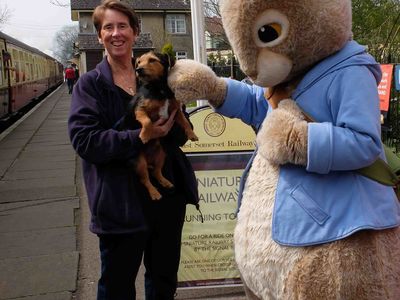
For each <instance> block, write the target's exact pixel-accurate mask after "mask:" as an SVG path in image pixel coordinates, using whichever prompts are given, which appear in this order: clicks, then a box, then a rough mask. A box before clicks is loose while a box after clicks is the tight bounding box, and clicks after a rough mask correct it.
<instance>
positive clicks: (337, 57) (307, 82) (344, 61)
mask: <svg viewBox="0 0 400 300" xmlns="http://www.w3.org/2000/svg"><path fill="white" fill-rule="evenodd" d="M352 65H365V66H368V68H369V69H370V70H371V72H372V73H373V74H374V76H375V78H376V80H377V82H378V83H379V82H380V66H379V65H378V63H377V62H376V61H375V60H374V59H373V57H372V56H370V55H369V54H367V52H366V49H365V47H364V46H361V45H360V44H358V43H357V42H355V41H349V42H348V43H347V44H346V45H345V46H344V47H343V48H342V49H341V50H340V51H338V52H336V53H334V54H333V55H331V56H329V57H327V58H326V59H324V60H322V61H321V62H320V63H318V64H317V65H316V66H314V67H313V68H312V69H311V70H310V71H309V72H308V73H306V75H305V76H304V78H303V79H302V80H301V82H300V84H299V85H298V86H297V88H296V90H295V92H294V93H293V98H294V99H296V98H297V97H299V96H300V94H302V93H303V92H304V91H306V90H307V89H308V88H310V87H311V86H312V85H313V84H314V83H316V82H317V81H319V80H320V79H321V78H322V77H325V76H326V75H328V74H330V73H332V72H334V71H336V70H339V69H341V68H344V67H348V66H352Z"/></svg>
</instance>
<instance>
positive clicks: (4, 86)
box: [0, 39, 9, 117]
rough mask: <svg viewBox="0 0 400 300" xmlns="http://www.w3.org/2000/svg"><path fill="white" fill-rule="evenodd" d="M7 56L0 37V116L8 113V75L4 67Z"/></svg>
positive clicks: (3, 42)
mask: <svg viewBox="0 0 400 300" xmlns="http://www.w3.org/2000/svg"><path fill="white" fill-rule="evenodd" d="M8 58H9V55H8V54H7V51H6V47H5V41H4V40H3V39H0V117H2V116H4V115H6V114H7V113H9V97H8V81H7V78H8V76H7V70H6V68H5V66H6V61H7V59H8Z"/></svg>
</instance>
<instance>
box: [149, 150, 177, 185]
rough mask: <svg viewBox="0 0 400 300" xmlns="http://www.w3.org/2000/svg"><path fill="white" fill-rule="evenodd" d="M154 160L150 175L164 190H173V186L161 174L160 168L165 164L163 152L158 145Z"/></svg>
mask: <svg viewBox="0 0 400 300" xmlns="http://www.w3.org/2000/svg"><path fill="white" fill-rule="evenodd" d="M155 156H156V159H155V160H154V169H153V171H152V174H153V176H154V178H155V179H157V181H158V182H159V183H160V184H161V185H162V186H163V187H165V188H167V189H170V188H173V187H174V185H173V184H172V183H171V182H170V181H169V180H168V179H167V178H165V177H164V175H163V174H162V168H163V166H164V162H165V157H166V155H165V152H164V151H163V149H162V147H161V145H158V149H157V153H156V154H155Z"/></svg>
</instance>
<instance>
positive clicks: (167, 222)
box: [97, 195, 186, 300]
mask: <svg viewBox="0 0 400 300" xmlns="http://www.w3.org/2000/svg"><path fill="white" fill-rule="evenodd" d="M185 213H186V205H185V203H184V199H183V197H182V196H177V195H173V196H171V197H163V199H161V200H160V201H151V202H148V203H147V204H146V205H145V214H146V219H147V223H148V227H149V230H148V232H146V233H144V232H142V233H135V234H124V235H116V234H114V235H99V239H100V255H101V264H102V268H101V278H100V280H99V282H98V292H97V293H98V294H97V299H98V300H133V299H136V291H135V279H136V275H137V272H138V270H139V267H140V263H141V260H142V256H143V253H144V265H145V267H146V272H145V291H146V300H170V299H174V294H175V292H176V286H177V272H178V268H179V260H180V248H181V236H182V227H183V222H184V218H185Z"/></svg>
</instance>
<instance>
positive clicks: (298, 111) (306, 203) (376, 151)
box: [169, 0, 400, 300]
mask: <svg viewBox="0 0 400 300" xmlns="http://www.w3.org/2000/svg"><path fill="white" fill-rule="evenodd" d="M220 8H221V14H222V19H223V25H224V28H225V31H226V34H227V36H228V38H229V40H230V42H231V45H232V47H233V50H234V52H235V53H236V55H237V56H238V59H239V62H240V65H241V68H242V70H243V71H244V72H245V73H246V74H247V75H248V76H249V77H250V78H251V79H252V80H253V82H254V83H255V85H253V86H251V85H246V84H245V83H242V82H238V81H235V80H231V79H223V78H219V77H217V76H215V74H214V73H213V72H212V71H211V70H210V69H209V68H208V67H206V66H204V65H201V64H199V63H197V62H194V61H191V60H180V61H178V62H177V64H176V66H175V67H174V68H173V69H172V72H171V74H170V77H169V84H170V86H171V88H172V90H173V91H174V92H175V95H176V97H177V98H178V99H179V100H181V101H183V102H190V101H193V100H196V99H207V100H208V101H209V103H210V104H211V105H212V106H213V107H214V108H215V110H216V111H217V112H219V113H221V114H224V115H226V116H228V117H232V118H240V119H241V120H243V121H244V122H245V123H247V124H250V125H253V126H255V127H257V128H260V129H259V132H258V134H257V151H256V152H255V154H254V156H253V158H252V160H251V162H250V163H249V165H248V168H246V170H245V174H244V178H242V181H243V184H244V190H243V193H242V196H243V197H242V202H241V206H240V211H239V213H238V220H237V225H236V228H235V238H234V242H235V258H236V262H237V265H238V268H239V270H240V273H241V276H242V279H243V282H244V285H245V290H246V294H247V296H248V298H250V299H307V300H310V299H357V300H359V299H369V300H370V299H393V300H394V299H400V231H399V227H398V226H399V224H400V210H399V203H398V200H397V199H396V196H395V194H394V192H393V189H392V188H390V187H387V186H383V185H381V184H379V183H377V182H375V181H373V180H370V179H367V178H366V177H364V176H362V175H360V174H358V173H357V172H356V171H355V170H357V169H359V168H362V167H365V166H368V165H370V164H372V163H373V162H374V161H375V160H376V159H377V158H378V157H381V158H384V154H383V150H382V145H381V140H380V111H379V100H378V93H377V83H378V82H379V81H380V79H381V71H380V67H379V65H378V64H377V63H376V62H375V61H374V59H373V58H372V57H371V56H370V55H368V54H367V53H366V52H365V48H364V47H362V46H360V45H359V44H357V43H356V42H355V41H352V40H351V39H352V32H351V23H352V19H351V1H349V0H235V1H232V0H225V1H223V2H222V3H221V7H220ZM307 116H310V118H308V117H307Z"/></svg>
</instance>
